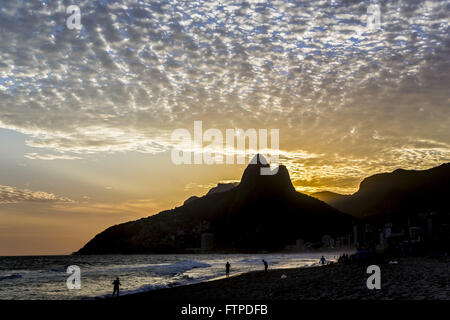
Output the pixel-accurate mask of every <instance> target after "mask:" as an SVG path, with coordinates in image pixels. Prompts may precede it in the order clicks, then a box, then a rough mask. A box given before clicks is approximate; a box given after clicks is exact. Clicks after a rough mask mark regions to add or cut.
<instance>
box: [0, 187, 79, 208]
mask: <svg viewBox="0 0 450 320" xmlns="http://www.w3.org/2000/svg"><path fill="white" fill-rule="evenodd" d="M21 202H47V203H48V202H54V203H61V202H73V201H72V200H70V199H68V198H65V197H58V196H56V195H54V194H53V193H47V192H43V191H32V190H28V189H18V188H14V187H10V186H2V185H0V204H10V203H21Z"/></svg>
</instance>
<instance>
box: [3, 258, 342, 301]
mask: <svg viewBox="0 0 450 320" xmlns="http://www.w3.org/2000/svg"><path fill="white" fill-rule="evenodd" d="M340 254H341V253H340V252H332V253H298V254H186V255H185V254H183V255H180V254H178V255H98V256H29V257H0V299H1V300H10V299H15V300H21V299H32V300H73V299H95V298H102V297H108V296H110V295H111V293H112V289H113V286H112V281H113V280H114V279H115V278H116V277H120V281H121V283H122V286H121V294H122V295H123V294H131V293H137V292H143V291H149V290H155V289H159V288H167V287H172V286H179V285H186V284H192V283H197V282H203V281H208V280H212V279H217V278H220V277H223V276H225V264H226V262H227V261H229V262H230V264H231V273H230V274H231V276H233V275H236V274H240V273H246V272H250V271H255V270H263V269H264V265H263V263H262V261H261V260H262V259H265V260H266V261H267V262H268V263H269V269H282V268H293V267H311V266H316V265H318V264H319V258H320V257H321V256H322V255H324V256H325V258H326V259H327V260H328V261H336V259H337V258H338V256H339V255H340ZM72 265H75V266H78V267H79V268H80V271H81V273H80V284H81V288H80V289H68V286H67V284H66V282H67V279H68V278H69V276H70V275H71V274H69V273H67V268H68V266H72Z"/></svg>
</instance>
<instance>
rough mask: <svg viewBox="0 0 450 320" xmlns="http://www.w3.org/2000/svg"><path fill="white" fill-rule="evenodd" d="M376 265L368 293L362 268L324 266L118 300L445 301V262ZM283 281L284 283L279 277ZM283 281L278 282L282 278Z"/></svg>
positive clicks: (448, 289) (448, 285) (448, 287)
mask: <svg viewBox="0 0 450 320" xmlns="http://www.w3.org/2000/svg"><path fill="white" fill-rule="evenodd" d="M396 261H398V264H381V265H379V266H380V269H381V290H369V289H367V286H366V280H367V278H368V277H369V276H370V275H369V274H367V273H366V269H367V266H358V265H342V264H333V265H329V266H321V267H311V268H295V269H283V270H269V272H267V273H264V272H263V271H261V272H259V271H257V272H250V273H246V274H241V275H238V276H234V277H230V278H228V279H220V280H214V281H209V282H203V283H198V284H192V285H187V286H181V287H174V288H169V289H161V290H155V291H150V292H144V293H137V294H132V295H128V296H123V297H121V299H151V300H180V301H181V300H184V301H195V300H197V301H201V300H211V301H214V300H219V301H221V300H227V301H230V300H231V301H233V300H321V299H325V300H427V299H430V300H450V273H449V271H450V268H449V262H448V261H447V262H444V261H438V260H435V259H425V258H407V259H406V258H405V259H398V260H396ZM283 275H285V276H286V278H284V276H283ZM282 276H283V278H282Z"/></svg>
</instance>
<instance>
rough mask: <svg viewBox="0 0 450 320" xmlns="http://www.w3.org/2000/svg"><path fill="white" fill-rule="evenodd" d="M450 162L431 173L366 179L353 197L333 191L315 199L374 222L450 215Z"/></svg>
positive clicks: (399, 171) (401, 173) (403, 172)
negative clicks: (432, 215)
mask: <svg viewBox="0 0 450 320" xmlns="http://www.w3.org/2000/svg"><path fill="white" fill-rule="evenodd" d="M449 194H450V163H446V164H442V165H440V166H438V167H435V168H431V169H428V170H403V169H397V170H395V171H393V172H391V173H381V174H376V175H373V176H370V177H368V178H366V179H364V180H363V181H362V182H361V184H360V187H359V190H358V191H357V192H356V193H354V194H353V195H339V194H336V193H332V192H325V193H324V192H322V193H316V194H314V195H313V196H315V197H317V198H318V199H321V200H323V201H325V202H327V203H328V204H330V205H332V206H334V207H335V208H337V209H339V210H341V211H343V212H346V213H350V214H352V215H354V216H356V217H359V218H363V219H365V220H367V221H371V222H382V223H384V222H397V223H398V222H404V221H405V219H407V218H408V217H409V218H411V217H414V216H420V215H422V216H426V215H427V214H429V213H431V212H433V213H435V214H437V215H441V216H447V220H448V214H449V212H450V203H449V201H448V195H449Z"/></svg>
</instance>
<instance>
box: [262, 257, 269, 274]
mask: <svg viewBox="0 0 450 320" xmlns="http://www.w3.org/2000/svg"><path fill="white" fill-rule="evenodd" d="M262 262H263V263H264V272H267V268H269V264H268V263H267V261H266V260H264V259H262Z"/></svg>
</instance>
